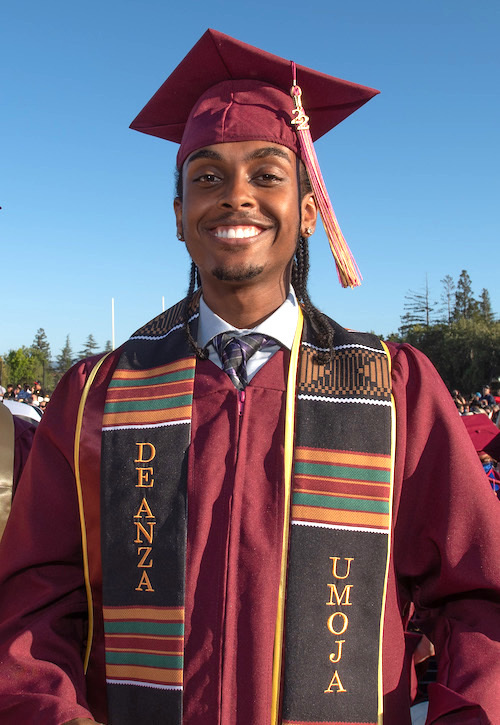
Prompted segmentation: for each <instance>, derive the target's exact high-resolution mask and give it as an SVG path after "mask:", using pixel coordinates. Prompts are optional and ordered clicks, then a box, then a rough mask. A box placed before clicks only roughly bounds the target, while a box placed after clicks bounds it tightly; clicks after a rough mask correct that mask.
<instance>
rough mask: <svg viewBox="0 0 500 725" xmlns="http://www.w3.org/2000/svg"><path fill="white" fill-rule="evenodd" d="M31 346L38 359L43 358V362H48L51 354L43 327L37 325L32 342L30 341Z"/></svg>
mask: <svg viewBox="0 0 500 725" xmlns="http://www.w3.org/2000/svg"><path fill="white" fill-rule="evenodd" d="M31 348H32V350H33V352H35V353H36V354H38V356H39V357H40V360H45V362H47V363H50V358H51V357H52V355H51V353H50V345H49V341H48V340H47V335H46V334H45V330H44V329H43V327H39V328H38V330H37V331H36V334H35V337H34V338H33V342H32V343H31Z"/></svg>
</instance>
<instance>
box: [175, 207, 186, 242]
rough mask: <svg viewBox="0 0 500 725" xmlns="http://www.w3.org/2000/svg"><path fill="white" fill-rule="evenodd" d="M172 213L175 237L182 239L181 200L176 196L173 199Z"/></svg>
mask: <svg viewBox="0 0 500 725" xmlns="http://www.w3.org/2000/svg"><path fill="white" fill-rule="evenodd" d="M174 214H175V226H176V228H177V239H180V240H181V241H184V234H183V228H182V201H181V200H180V199H179V197H178V196H176V197H175V199H174Z"/></svg>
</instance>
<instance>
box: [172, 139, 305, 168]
mask: <svg viewBox="0 0 500 725" xmlns="http://www.w3.org/2000/svg"><path fill="white" fill-rule="evenodd" d="M198 159H206V160H212V161H220V162H222V163H233V164H247V163H251V162H253V161H255V160H260V159H265V160H267V159H269V160H281V161H282V162H283V163H284V164H285V165H289V166H290V167H291V168H295V166H296V163H297V156H296V155H295V154H294V152H293V151H291V150H290V149H289V148H287V147H286V146H281V145H280V144H276V143H270V142H268V141H232V142H230V143H218V144H212V145H210V146H204V147H203V148H200V149H197V150H196V151H193V152H192V153H191V154H189V156H188V158H187V159H186V161H185V162H184V168H187V167H189V165H190V164H192V163H193V162H195V161H197V160H198Z"/></svg>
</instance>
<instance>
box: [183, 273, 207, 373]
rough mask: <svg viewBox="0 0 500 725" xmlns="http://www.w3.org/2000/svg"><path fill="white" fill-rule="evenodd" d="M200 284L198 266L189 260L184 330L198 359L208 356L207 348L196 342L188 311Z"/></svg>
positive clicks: (204, 358)
mask: <svg viewBox="0 0 500 725" xmlns="http://www.w3.org/2000/svg"><path fill="white" fill-rule="evenodd" d="M199 286H200V275H199V273H198V267H197V266H196V264H195V263H194V262H191V272H190V275H189V288H188V291H187V296H186V300H185V303H184V330H185V332H186V337H187V339H188V342H189V344H190V345H191V348H192V349H193V352H194V354H195V355H196V357H197V358H198V359H199V360H206V359H207V358H208V350H207V349H206V348H202V347H200V346H199V345H198V342H197V341H196V340H195V339H194V337H193V334H192V332H191V328H190V326H189V313H190V311H191V303H192V301H193V297H194V295H195V292H196V289H197V287H199Z"/></svg>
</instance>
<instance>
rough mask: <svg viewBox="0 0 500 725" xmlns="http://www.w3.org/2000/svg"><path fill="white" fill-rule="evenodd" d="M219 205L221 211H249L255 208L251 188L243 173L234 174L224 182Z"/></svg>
mask: <svg viewBox="0 0 500 725" xmlns="http://www.w3.org/2000/svg"><path fill="white" fill-rule="evenodd" d="M219 205H220V206H221V207H222V208H223V209H251V208H252V207H254V206H255V199H254V198H253V194H252V186H251V184H250V182H249V181H248V179H247V177H246V175H245V174H244V173H240V174H234V176H231V177H230V178H228V179H226V180H225V183H224V185H223V187H222V193H221V196H220V199H219Z"/></svg>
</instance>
